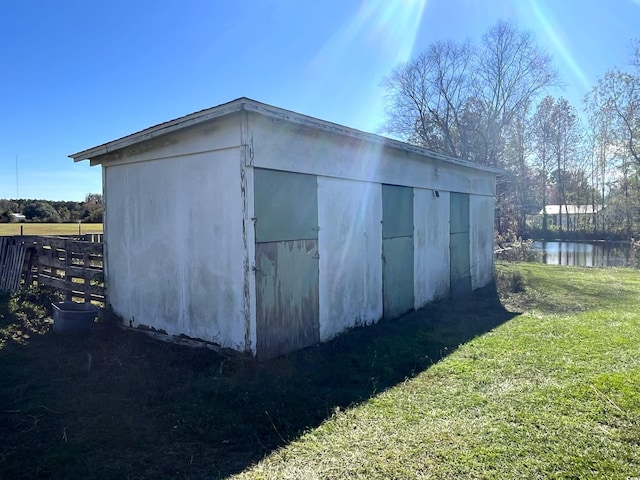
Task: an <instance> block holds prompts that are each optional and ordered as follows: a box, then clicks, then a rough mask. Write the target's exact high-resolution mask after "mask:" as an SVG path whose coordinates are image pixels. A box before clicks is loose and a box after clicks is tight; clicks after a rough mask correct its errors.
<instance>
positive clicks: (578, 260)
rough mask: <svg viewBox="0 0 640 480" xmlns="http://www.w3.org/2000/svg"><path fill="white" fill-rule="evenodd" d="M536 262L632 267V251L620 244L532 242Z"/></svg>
mask: <svg viewBox="0 0 640 480" xmlns="http://www.w3.org/2000/svg"><path fill="white" fill-rule="evenodd" d="M533 250H534V251H535V253H536V259H537V261H538V262H541V263H546V264H551V265H577V266H581V267H633V266H637V265H636V262H635V261H634V259H633V258H632V251H631V250H632V249H631V247H630V246H629V244H628V243H622V242H616V243H611V242H542V241H536V242H533Z"/></svg>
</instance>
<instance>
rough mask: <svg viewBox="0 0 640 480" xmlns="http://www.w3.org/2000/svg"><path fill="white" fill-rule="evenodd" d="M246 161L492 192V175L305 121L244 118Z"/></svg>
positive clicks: (380, 180) (388, 181) (365, 178)
mask: <svg viewBox="0 0 640 480" xmlns="http://www.w3.org/2000/svg"><path fill="white" fill-rule="evenodd" d="M248 121H249V138H250V139H251V144H252V147H253V152H254V158H253V161H252V164H253V165H254V166H256V167H262V168H272V169H276V170H285V171H292V172H299V173H308V174H312V175H322V176H326V177H337V178H345V179H350V180H360V181H368V182H374V183H386V184H391V185H404V186H411V187H421V188H429V189H435V190H444V191H450V192H463V193H470V194H478V195H488V196H493V195H494V193H495V174H493V173H490V172H484V171H479V170H477V169H475V168H470V167H468V166H466V165H464V162H460V163H459V164H456V163H453V162H448V163H445V162H442V161H439V160H436V159H431V158H428V157H425V156H424V155H419V154H417V153H414V152H410V151H403V150H400V149H396V148H390V147H386V146H383V145H382V144H378V143H373V142H367V141H364V140H361V139H358V138H352V137H345V136H344V135H340V134H338V133H332V132H330V131H323V130H319V129H314V128H312V127H310V126H307V125H301V124H296V123H289V122H281V121H276V120H274V119H271V118H268V117H264V116H262V115H257V114H252V115H249V117H248Z"/></svg>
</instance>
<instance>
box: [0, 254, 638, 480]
mask: <svg viewBox="0 0 640 480" xmlns="http://www.w3.org/2000/svg"><path fill="white" fill-rule="evenodd" d="M497 269H498V280H499V281H498V287H499V291H500V296H499V297H498V296H496V295H495V294H494V293H493V292H492V290H491V289H484V290H481V291H479V292H476V293H475V294H474V295H472V296H470V297H469V298H466V299H464V301H463V300H456V301H455V302H449V301H447V302H439V303H436V304H433V305H431V306H429V307H428V308H425V309H424V310H421V311H419V312H416V313H414V314H411V315H408V316H405V317H403V318H401V319H398V320H395V321H384V322H380V323H379V324H378V325H377V326H375V327H370V328H364V329H358V330H354V331H352V332H350V333H349V334H346V335H343V336H341V337H339V338H338V339H336V340H335V341H334V342H331V343H328V344H325V345H322V346H319V347H315V348H310V349H307V350H304V351H302V352H298V353H296V354H292V355H289V356H287V357H283V358H280V359H276V360H273V361H270V362H265V363H261V364H258V363H255V362H254V361H252V360H248V359H246V358H238V357H233V356H228V355H221V354H218V353H215V352H213V351H211V350H193V349H188V348H185V347H179V346H176V345H171V344H167V343H159V342H157V341H154V340H152V339H149V338H147V337H144V336H142V335H139V334H134V333H132V332H124V331H121V330H119V329H116V328H113V327H111V328H110V327H109V326H108V325H97V327H98V328H96V331H95V332H94V334H93V335H91V336H89V337H75V338H74V337H66V336H58V335H54V334H52V333H50V332H49V331H48V328H49V323H47V322H46V321H45V320H43V319H42V318H39V317H42V316H43V315H44V312H42V311H41V310H39V309H38V308H37V307H36V306H33V305H30V304H28V303H27V304H22V305H21V307H20V308H17V307H16V306H15V305H14V306H13V307H11V308H10V305H9V303H8V301H7V299H5V301H4V302H3V303H2V304H1V305H0V306H1V307H2V309H1V310H0V315H2V319H0V339H1V340H0V341H1V342H2V348H0V478H38V477H39V478H43V477H49V478H194V479H195V478H198V479H199V478H203V479H204V478H229V477H233V478H250V479H256V478H257V479H262V478H295V479H298V478H301V479H313V478H318V479H324V478H336V479H342V478H362V479H370V478H380V479H387V478H436V479H450V478H469V479H471V478H473V479H476V478H498V479H502V478H526V479H530V478H576V479H583V478H620V479H626V478H633V477H639V476H640V314H639V313H638V300H639V298H640V272H639V271H637V270H624V269H609V270H605V269H581V268H571V267H554V266H545V265H534V264H518V265H507V264H500V265H498V267H497Z"/></svg>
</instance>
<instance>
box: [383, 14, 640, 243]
mask: <svg viewBox="0 0 640 480" xmlns="http://www.w3.org/2000/svg"><path fill="white" fill-rule="evenodd" d="M629 47H630V48H629V64H628V65H626V66H622V67H620V66H617V67H613V68H611V69H610V70H609V71H607V72H606V74H605V75H604V76H603V77H602V78H600V79H598V81H597V83H596V84H595V85H594V86H593V87H592V89H591V90H590V92H589V93H588V94H587V95H586V97H585V98H584V101H583V104H582V105H581V108H578V107H576V106H575V105H572V104H571V103H570V102H569V101H568V100H567V99H565V98H563V97H562V96H554V95H552V92H554V91H559V90H560V89H561V88H562V82H561V78H560V75H559V73H558V71H557V70H556V68H555V67H554V64H553V59H552V57H551V55H549V54H548V53H547V52H545V51H544V50H543V49H541V48H540V47H539V46H538V45H537V44H536V41H535V37H534V36H533V34H532V33H531V32H528V31H521V30H519V29H517V28H516V27H515V26H514V25H513V24H511V23H509V22H504V21H499V22H498V23H497V24H496V25H494V26H493V27H491V28H490V29H489V30H488V31H487V32H486V33H485V34H484V35H483V36H482V39H481V40H480V42H479V43H473V42H471V41H465V42H454V41H452V40H447V41H437V42H435V43H433V44H431V45H429V46H428V47H427V48H426V49H425V50H424V51H423V52H422V53H420V54H419V55H418V56H417V57H415V58H414V59H412V60H410V61H408V62H406V63H402V64H399V65H397V66H396V67H395V68H394V69H393V71H392V72H391V73H390V74H389V76H388V77H387V78H386V79H385V80H384V82H383V86H384V87H385V90H386V92H387V98H386V100H387V102H386V104H387V109H386V123H385V125H384V131H385V133H388V134H391V135H394V136H396V137H398V138H400V139H401V140H404V141H407V142H409V143H412V144H415V145H419V146H422V147H425V148H427V149H429V150H433V151H436V152H438V153H443V154H445V155H449V156H453V157H457V158H462V159H466V160H470V161H472V162H477V163H480V164H483V165H491V166H497V167H500V168H502V169H504V170H505V171H506V173H505V174H504V175H502V176H500V177H499V178H498V185H497V200H496V208H497V213H498V214H497V225H496V227H497V232H498V234H499V235H502V236H505V237H515V236H518V235H534V236H539V237H544V236H547V235H549V234H554V235H557V234H560V235H562V234H567V231H569V233H577V232H580V233H581V234H591V235H592V236H597V237H600V238H608V237H611V236H622V237H632V236H637V235H638V234H640V40H636V41H635V42H632V43H631V44H630V46H629ZM621 48H624V46H621ZM548 205H564V206H565V207H564V209H562V208H561V209H560V212H559V213H558V214H557V215H556V216H553V217H552V216H551V215H550V214H547V213H546V212H547V209H546V208H545V207H547V206H548ZM567 205H572V206H576V207H578V211H581V212H585V214H584V215H580V216H577V218H578V219H579V221H576V220H575V218H574V221H573V222H567V221H566V220H568V217H569V214H570V212H569V209H568V207H566V206H567ZM540 212H543V213H542V214H541V215H540V214H539V213H540ZM563 215H565V217H566V218H565V221H562V216H563ZM558 216H559V219H558Z"/></svg>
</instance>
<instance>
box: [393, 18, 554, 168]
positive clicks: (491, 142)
mask: <svg viewBox="0 0 640 480" xmlns="http://www.w3.org/2000/svg"><path fill="white" fill-rule="evenodd" d="M556 84H557V73H556V71H555V70H554V69H553V67H552V65H551V57H550V56H549V55H547V54H546V53H544V52H543V51H542V50H541V49H539V48H538V47H537V46H536V44H535V39H534V37H533V35H532V34H531V33H529V32H520V31H518V30H517V29H516V28H515V27H513V26H512V25H511V24H510V23H507V22H503V21H501V22H498V23H497V24H496V25H495V26H494V27H492V28H491V29H489V31H488V32H487V33H486V34H485V35H484V36H483V38H482V42H481V43H480V45H478V46H474V45H472V44H470V43H462V44H457V43H455V42H453V41H447V42H436V43H434V44H433V45H431V46H429V47H428V48H427V49H426V50H425V51H424V52H423V53H422V54H420V55H419V56H418V57H417V58H416V59H415V60H412V61H410V62H407V63H404V64H401V65H399V66H397V67H396V68H395V69H394V70H393V72H392V73H391V75H390V76H389V77H388V78H387V79H385V81H384V86H385V87H386V90H387V92H388V93H387V123H386V125H385V130H386V131H387V132H389V133H392V134H395V135H397V136H399V137H400V138H402V139H404V140H406V141H409V142H413V143H416V144H419V145H421V146H424V147H426V148H429V149H432V150H435V151H438V152H442V153H445V154H448V155H452V156H456V157H462V158H465V159H468V160H472V161H476V162H478V163H483V164H490V165H501V164H502V158H501V155H502V149H503V147H504V135H505V130H506V129H507V128H508V126H509V125H510V124H511V122H512V121H513V119H514V117H515V116H516V115H517V114H518V112H519V111H520V110H521V109H523V108H525V105H526V104H527V103H528V102H530V101H531V100H532V99H533V98H535V97H536V96H537V95H539V94H541V93H542V92H543V91H544V89H545V88H547V87H549V86H552V85H556Z"/></svg>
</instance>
